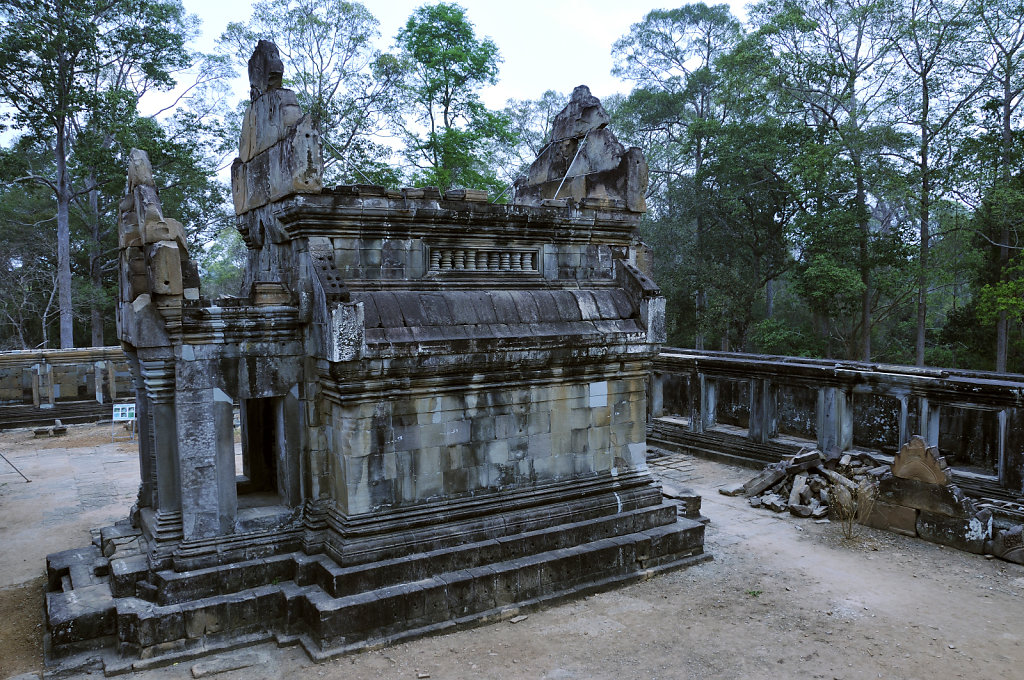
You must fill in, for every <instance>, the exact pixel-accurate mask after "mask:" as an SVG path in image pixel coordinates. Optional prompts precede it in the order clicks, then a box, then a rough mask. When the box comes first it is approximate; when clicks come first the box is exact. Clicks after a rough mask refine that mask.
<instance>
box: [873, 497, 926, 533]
mask: <svg viewBox="0 0 1024 680" xmlns="http://www.w3.org/2000/svg"><path fill="white" fill-rule="evenodd" d="M863 523H864V525H865V526H869V527H872V528H874V529H882V530H884V531H892V532H894V533H897V534H903V535H904V536H917V510H916V509H914V508H909V507H906V506H903V505H893V504H890V503H886V502H884V501H879V500H876V501H875V504H874V506H873V507H872V508H871V514H869V515H868V516H867V518H865V519H864V522H863Z"/></svg>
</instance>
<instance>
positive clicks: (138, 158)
mask: <svg viewBox="0 0 1024 680" xmlns="http://www.w3.org/2000/svg"><path fill="white" fill-rule="evenodd" d="M118 209H119V210H118V213H119V214H118V243H119V246H120V260H121V266H120V277H121V278H120V290H121V304H120V305H119V306H118V327H119V330H120V335H121V338H122V339H123V340H124V341H125V342H127V343H129V344H131V345H133V346H136V347H138V346H147V347H159V346H165V345H167V343H168V341H167V338H166V335H165V334H164V332H163V330H162V326H163V324H164V323H165V322H166V321H168V320H174V319H176V318H177V317H178V315H179V314H180V310H181V304H182V300H185V299H189V300H195V299H198V298H199V269H198V267H197V266H196V263H195V262H194V261H193V260H192V259H191V258H190V257H189V254H188V244H187V242H186V239H185V229H184V227H183V226H182V224H181V223H180V222H179V221H178V220H175V219H173V218H170V217H165V216H164V214H163V207H162V206H161V204H160V196H159V194H158V193H157V189H156V184H155V182H154V181H153V168H152V166H151V165H150V162H149V156H148V155H147V154H146V152H145V151H141V150H139V149H132V151H131V153H130V154H129V157H128V188H127V191H126V193H125V196H124V198H123V199H122V200H121V203H120V205H119V206H118Z"/></svg>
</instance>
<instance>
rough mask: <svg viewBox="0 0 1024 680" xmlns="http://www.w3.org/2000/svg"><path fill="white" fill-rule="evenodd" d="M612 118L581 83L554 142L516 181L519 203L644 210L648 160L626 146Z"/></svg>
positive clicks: (554, 131) (559, 122)
mask: <svg viewBox="0 0 1024 680" xmlns="http://www.w3.org/2000/svg"><path fill="white" fill-rule="evenodd" d="M609 120H610V118H609V116H608V114H607V112H605V110H604V107H603V106H601V102H600V100H599V99H598V98H597V97H595V96H593V95H592V94H591V93H590V88H588V87H587V86H586V85H580V86H579V87H577V88H576V89H575V90H573V92H572V99H571V100H570V101H569V103H568V104H567V105H566V106H565V108H564V109H562V111H561V112H559V114H558V115H557V116H555V120H554V121H553V123H552V135H551V142H550V143H549V144H548V145H547V146H546V147H544V149H543V150H542V151H541V152H540V155H539V156H538V157H537V160H536V161H534V162H533V165H531V166H530V169H529V171H528V172H527V174H526V177H524V178H520V179H518V180H516V183H515V197H514V199H513V203H515V204H516V205H545V201H558V200H562V199H570V200H572V201H574V202H576V203H589V204H590V205H593V206H597V207H604V206H620V207H625V208H626V209H628V210H630V211H633V212H644V211H645V210H646V209H647V203H646V200H645V198H644V192H645V191H646V190H647V180H648V175H647V172H648V171H647V160H646V159H645V158H644V155H643V152H641V151H640V149H638V148H636V147H633V148H630V149H626V148H625V147H624V146H623V145H622V144H621V143H620V142H619V140H618V139H616V137H615V135H614V134H613V133H612V131H611V130H609V129H608V127H607V125H608V122H609Z"/></svg>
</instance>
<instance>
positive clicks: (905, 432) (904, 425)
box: [896, 396, 911, 449]
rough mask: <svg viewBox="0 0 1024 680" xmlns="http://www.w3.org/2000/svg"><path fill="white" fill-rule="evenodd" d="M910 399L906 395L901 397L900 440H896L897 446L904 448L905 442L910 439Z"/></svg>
mask: <svg viewBox="0 0 1024 680" xmlns="http://www.w3.org/2000/svg"><path fill="white" fill-rule="evenodd" d="M910 435H911V432H910V400H909V398H908V397H906V396H902V397H900V422H899V441H898V442H896V447H897V449H898V448H902V446H903V445H904V444H906V443H907V442H909V441H910Z"/></svg>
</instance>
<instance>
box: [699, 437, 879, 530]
mask: <svg viewBox="0 0 1024 680" xmlns="http://www.w3.org/2000/svg"><path fill="white" fill-rule="evenodd" d="M888 470H889V465H888V464H887V463H886V462H885V461H884V460H881V459H880V458H875V457H873V456H872V455H871V454H869V453H866V452H858V453H845V454H839V453H832V454H829V455H826V454H822V452H821V451H818V450H816V449H815V450H812V451H801V452H800V453H798V454H796V455H795V456H792V457H791V458H786V459H784V460H780V461H778V462H776V463H771V464H769V465H767V466H765V468H764V470H762V471H761V473H760V474H759V475H757V476H756V477H754V478H753V479H751V480H749V481H747V482H746V483H736V484H731V485H728V486H724V487H722V488H720V489H719V490H718V491H719V493H721V494H724V495H726V496H740V495H742V496H746V497H747V498H749V499H750V505H752V506H753V507H755V508H767V509H769V510H772V511H774V512H785V511H786V510H788V511H789V512H790V513H792V514H793V515H796V516H797V517H812V518H814V519H822V518H824V517H827V516H828V513H829V502H830V496H829V489H830V487H831V488H832V489H833V491H832V493H833V494H837V493H838V494H839V495H840V496H846V495H848V494H852V493H853V492H854V491H855V490H856V489H858V488H859V487H860V486H861V485H863V484H872V483H873V481H874V480H875V479H877V478H878V477H881V476H882V475H884V474H885V473H886V472H888Z"/></svg>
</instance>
